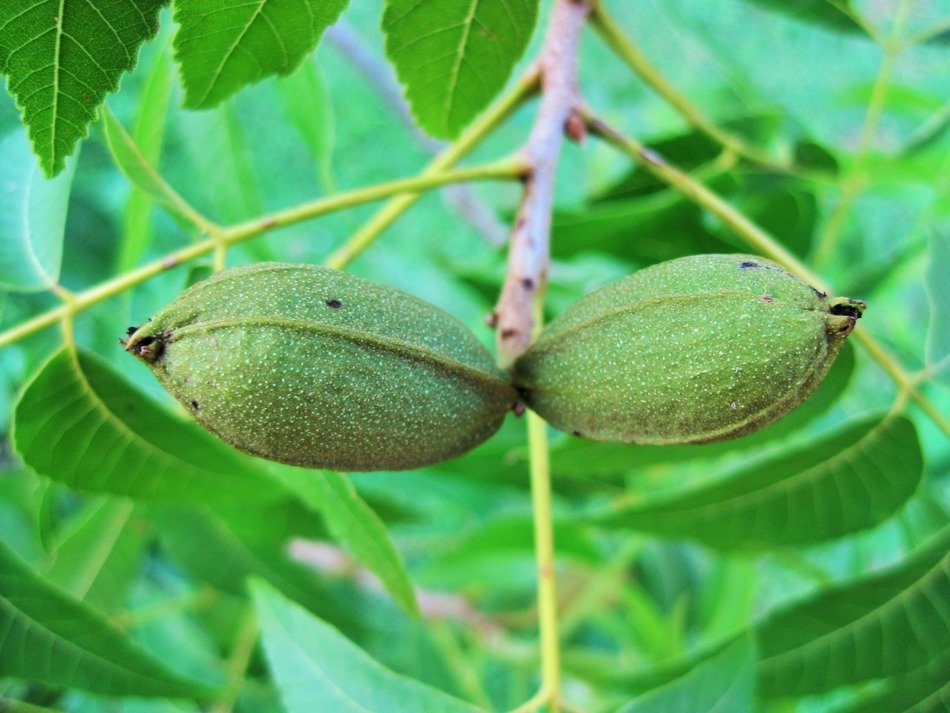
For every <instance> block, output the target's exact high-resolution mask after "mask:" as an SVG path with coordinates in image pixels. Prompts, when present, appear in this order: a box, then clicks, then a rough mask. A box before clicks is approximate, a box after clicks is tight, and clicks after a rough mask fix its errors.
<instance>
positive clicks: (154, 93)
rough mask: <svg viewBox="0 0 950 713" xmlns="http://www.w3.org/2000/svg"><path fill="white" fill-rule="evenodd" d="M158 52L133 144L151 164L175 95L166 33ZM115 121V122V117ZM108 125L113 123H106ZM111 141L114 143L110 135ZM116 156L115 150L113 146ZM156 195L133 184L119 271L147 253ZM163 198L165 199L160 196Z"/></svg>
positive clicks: (157, 157)
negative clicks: (173, 94)
mask: <svg viewBox="0 0 950 713" xmlns="http://www.w3.org/2000/svg"><path fill="white" fill-rule="evenodd" d="M162 34H163V38H162V42H161V48H160V50H159V51H158V53H157V55H156V57H155V59H154V61H153V64H152V66H151V68H150V71H149V73H148V76H147V77H146V80H145V86H144V88H143V90H142V95H141V98H140V100H139V105H138V114H137V116H136V118H135V124H134V126H133V128H132V136H131V140H132V142H133V146H134V147H135V148H137V149H138V151H140V152H141V153H140V155H141V157H142V158H143V159H144V160H145V162H146V163H147V166H148V167H156V169H157V167H158V165H159V162H160V159H161V155H162V144H163V142H164V138H165V119H166V117H167V115H168V107H169V104H170V103H171V95H172V73H171V52H170V51H169V49H170V47H169V45H170V41H169V38H170V35H169V34H168V33H162ZM112 120H113V121H112V122H111V123H117V122H115V117H112ZM104 123H106V124H107V125H108V123H109V122H104ZM107 141H109V143H110V144H111V143H112V141H111V140H109V138H108V135H107ZM113 155H115V151H114V149H113ZM154 200H155V198H154V197H153V196H152V194H151V193H150V191H149V190H148V189H147V188H145V187H144V186H143V187H140V186H138V185H133V186H132V191H131V192H130V193H129V198H128V201H127V202H126V204H125V215H124V220H123V226H122V227H123V229H124V235H123V236H122V244H121V247H120V248H119V255H118V260H117V265H116V267H117V269H118V271H119V272H120V273H121V272H125V271H127V270H130V269H132V268H133V267H136V266H137V265H138V264H139V263H140V262H141V261H142V258H143V257H144V256H145V251H146V249H147V247H148V244H149V239H150V237H151V222H152V204H153V202H154ZM158 200H160V201H161V200H162V198H158Z"/></svg>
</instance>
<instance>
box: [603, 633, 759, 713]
mask: <svg viewBox="0 0 950 713" xmlns="http://www.w3.org/2000/svg"><path fill="white" fill-rule="evenodd" d="M754 691H755V649H754V646H753V643H752V640H751V638H750V637H748V636H743V637H741V638H739V639H738V640H737V641H736V642H735V643H733V644H731V645H730V646H728V647H727V648H725V649H723V650H722V651H721V652H719V653H718V654H716V655H715V656H713V657H711V658H709V659H707V660H705V661H703V662H702V663H700V664H698V665H697V666H696V667H695V668H694V669H692V670H691V671H690V672H689V673H687V674H685V675H684V676H682V677H680V678H677V679H675V680H673V681H670V682H669V683H667V684H665V685H663V686H661V687H660V688H656V689H654V690H652V691H648V692H647V693H645V694H643V695H642V696H640V697H638V698H637V699H636V700H634V701H632V702H630V703H628V704H627V705H626V706H624V707H623V708H621V709H620V713H693V712H694V711H707V712H708V713H713V712H715V713H752V711H754V710H755V705H754V703H755V701H754Z"/></svg>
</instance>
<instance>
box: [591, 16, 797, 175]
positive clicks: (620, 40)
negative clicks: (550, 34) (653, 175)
mask: <svg viewBox="0 0 950 713" xmlns="http://www.w3.org/2000/svg"><path fill="white" fill-rule="evenodd" d="M590 23H591V26H592V27H593V28H594V30H596V31H597V33H598V34H599V35H600V36H601V38H602V39H603V40H604V42H605V43H606V44H607V46H608V47H610V49H612V50H613V51H614V53H615V54H616V55H617V56H618V57H619V58H620V59H621V60H623V61H624V62H625V63H626V64H627V66H628V67H630V69H632V70H633V71H634V72H635V73H636V75H637V76H638V77H640V79H642V80H643V81H644V82H646V84H647V85H648V86H650V87H652V88H653V90H654V91H655V92H656V93H657V94H659V95H660V96H661V97H662V98H663V99H665V100H666V101H667V102H668V103H669V104H670V106H672V107H673V108H674V109H676V111H678V112H679V113H680V115H681V116H682V117H683V118H684V119H686V121H687V122H688V123H689V124H690V125H691V126H693V127H694V128H696V129H698V130H699V131H701V132H703V133H704V134H706V135H707V136H708V137H709V138H711V139H712V140H713V141H716V142H717V143H719V144H721V145H722V146H724V147H726V148H728V149H731V150H733V151H735V152H736V153H737V154H739V155H741V156H743V157H745V158H747V159H749V160H750V161H753V162H755V163H757V164H760V165H763V166H767V167H770V168H775V169H778V170H785V169H784V167H782V166H779V165H777V164H776V163H775V162H774V161H773V160H772V158H771V157H770V156H769V155H768V154H766V153H764V152H762V151H759V150H758V149H755V148H753V147H752V146H749V145H748V144H747V143H746V142H745V141H743V140H742V139H741V138H739V137H738V136H736V135H734V134H732V133H730V132H728V131H726V130H725V129H722V128H721V127H719V126H717V125H716V124H715V123H714V122H713V121H711V120H710V119H709V118H708V117H706V115H705V114H703V113H702V111H700V110H699V108H698V107H696V106H695V105H694V104H693V103H692V102H690V100H689V99H687V98H686V97H685V96H683V95H682V94H680V93H679V91H677V89H676V88H675V87H674V86H673V85H672V84H670V83H669V81H667V79H666V77H664V76H663V74H661V73H660V70H659V69H657V67H656V66H654V65H653V63H652V62H650V60H649V59H648V58H647V57H646V55H644V54H643V53H642V52H641V51H640V50H639V48H638V47H637V46H636V45H635V44H634V43H633V42H631V41H630V39H629V38H628V37H627V36H626V35H625V34H624V32H623V30H622V29H621V28H620V26H619V25H618V24H617V21H616V20H615V19H614V18H613V16H612V15H611V14H610V13H609V12H608V11H607V8H606V7H604V3H603V2H598V3H595V4H594V7H593V10H592V11H591V15H590Z"/></svg>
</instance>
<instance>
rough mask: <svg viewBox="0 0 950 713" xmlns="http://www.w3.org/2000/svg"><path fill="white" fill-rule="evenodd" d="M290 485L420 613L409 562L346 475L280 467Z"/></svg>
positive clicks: (413, 611)
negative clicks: (409, 571)
mask: <svg viewBox="0 0 950 713" xmlns="http://www.w3.org/2000/svg"><path fill="white" fill-rule="evenodd" d="M279 473H280V478H281V480H282V481H283V483H284V484H285V485H286V486H287V488H288V489H289V490H290V491H292V492H294V493H296V494H297V495H298V496H299V497H300V499H301V500H302V501H303V502H304V503H306V504H307V505H309V506H310V507H312V508H313V509H314V510H316V511H317V512H318V513H320V515H321V516H322V517H323V520H324V522H326V524H327V527H328V528H329V530H330V532H331V533H332V534H333V536H334V537H335V538H336V539H337V540H338V541H339V542H340V543H341V544H342V545H343V546H344V547H345V548H346V550H347V551H348V552H349V553H350V554H351V555H353V556H354V557H355V558H356V559H357V560H359V561H360V562H361V563H362V564H363V565H364V566H366V567H367V568H369V569H370V570H371V571H372V572H373V573H374V574H376V576H377V577H379V579H380V581H381V582H382V583H383V586H384V587H386V590H387V591H388V592H389V593H390V594H391V595H392V596H393V599H395V600H396V601H397V602H399V604H400V605H401V606H402V607H403V608H404V609H405V610H406V611H407V612H409V613H410V614H416V615H418V613H419V605H418V604H417V603H416V593H415V590H414V589H413V586H412V580H411V579H410V578H409V573H408V572H407V571H406V565H405V563H404V562H403V560H402V557H401V556H400V554H399V551H398V550H397V549H396V545H395V544H393V541H392V538H391V537H390V536H389V531H388V530H387V529H386V525H385V524H383V521H382V520H380V519H379V516H378V515H377V514H376V513H375V512H374V511H373V509H372V508H371V507H370V506H369V505H367V504H366V501H365V500H363V498H361V497H360V496H359V493H357V492H356V489H355V488H354V487H353V484H352V483H351V482H350V481H349V479H347V477H346V476H344V475H341V474H340V473H335V472H333V471H315V470H305V469H302V468H293V469H290V468H286V469H280V470H279Z"/></svg>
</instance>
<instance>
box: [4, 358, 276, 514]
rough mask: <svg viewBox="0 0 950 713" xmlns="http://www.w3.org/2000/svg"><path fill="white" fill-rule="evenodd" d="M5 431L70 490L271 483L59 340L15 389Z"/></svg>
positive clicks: (189, 490)
mask: <svg viewBox="0 0 950 713" xmlns="http://www.w3.org/2000/svg"><path fill="white" fill-rule="evenodd" d="M11 440H12V441H13V443H14V446H15V448H16V450H17V452H18V453H19V454H20V457H21V458H22V459H23V461H24V462H25V463H26V464H27V465H29V466H30V467H31V468H33V469H34V470H35V471H36V472H38V473H40V474H42V475H45V476H47V477H49V478H52V479H53V480H56V481H58V482H61V483H63V484H64V485H68V486H69V487H72V488H76V489H77V490H84V491H90V492H103V493H112V494H114V495H125V496H129V497H137V498H147V499H154V500H166V501H177V502H182V501H185V502H187V501H217V502H221V501H228V500H231V501H233V500H239V499H242V498H251V497H253V498H255V499H257V500H260V499H262V498H263V499H266V498H269V497H273V496H274V495H275V494H276V493H278V492H279V486H278V485H277V484H276V483H275V482H274V481H273V480H272V479H271V478H270V476H269V475H268V474H267V473H266V472H265V471H263V470H262V469H261V468H260V467H258V466H257V465H256V463H255V462H254V461H253V460H252V459H250V458H248V457H246V456H244V455H243V454H240V453H238V452H237V451H234V450H233V449H231V448H230V447H229V446H227V445H225V444H223V443H221V442H220V441H218V440H217V439H215V438H214V437H213V436H211V435H209V434H207V433H206V432H204V431H202V430H201V429H200V428H199V427H198V426H197V425H195V424H194V423H193V422H191V421H185V420H183V419H179V418H176V417H174V416H172V415H171V413H169V412H168V411H166V410H165V409H163V408H161V407H158V406H157V405H155V404H153V403H152V402H151V401H150V399H148V398H147V397H146V396H145V395H144V394H142V393H140V392H138V391H136V390H135V389H134V388H133V387H132V386H131V385H130V384H129V383H128V382H126V381H125V380H123V379H122V378H121V377H120V376H119V375H118V374H117V373H116V372H115V371H114V370H113V369H112V367H110V366H109V365H108V364H107V363H105V362H103V361H101V360H100V359H99V358H97V357H94V356H92V355H91V354H87V353H84V352H74V351H73V350H71V349H69V348H64V349H62V350H61V351H59V352H57V353H56V354H54V355H53V357H52V358H50V359H49V361H47V362H46V363H45V364H44V365H43V366H42V367H40V369H39V371H38V373H37V374H36V375H35V376H34V377H33V379H32V380H31V381H30V382H29V384H28V385H27V387H26V389H25V390H24V391H23V393H22V395H21V396H20V400H19V401H18V402H17V405H16V407H15V408H14V419H13V435H12V439H11Z"/></svg>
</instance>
